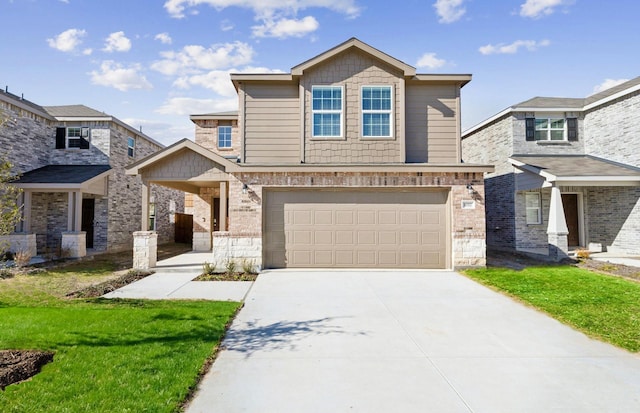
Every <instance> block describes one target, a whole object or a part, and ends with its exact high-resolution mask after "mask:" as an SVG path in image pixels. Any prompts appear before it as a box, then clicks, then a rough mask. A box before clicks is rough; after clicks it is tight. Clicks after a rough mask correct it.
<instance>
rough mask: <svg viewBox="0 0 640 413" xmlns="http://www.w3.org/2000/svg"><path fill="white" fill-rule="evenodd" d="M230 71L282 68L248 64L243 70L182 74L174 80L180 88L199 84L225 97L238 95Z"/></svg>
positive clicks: (259, 71)
mask: <svg viewBox="0 0 640 413" xmlns="http://www.w3.org/2000/svg"><path fill="white" fill-rule="evenodd" d="M230 73H282V71H281V70H272V69H268V68H265V67H253V66H247V67H245V68H244V69H242V70H237V69H228V70H212V71H210V72H208V73H202V74H197V75H193V76H182V77H179V78H178V79H176V81H175V82H173V86H175V87H177V88H180V89H188V88H190V87H191V86H199V87H202V88H205V89H209V90H211V91H213V92H215V93H216V94H218V95H220V96H224V97H236V96H237V92H236V90H235V88H234V87H233V83H232V82H231V78H230Z"/></svg>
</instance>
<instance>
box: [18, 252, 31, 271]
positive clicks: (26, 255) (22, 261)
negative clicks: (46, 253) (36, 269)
mask: <svg viewBox="0 0 640 413" xmlns="http://www.w3.org/2000/svg"><path fill="white" fill-rule="evenodd" d="M14 262H15V263H16V267H18V268H22V267H26V266H27V265H29V262H31V253H30V252H29V251H24V250H23V251H18V252H16V254H15V257H14Z"/></svg>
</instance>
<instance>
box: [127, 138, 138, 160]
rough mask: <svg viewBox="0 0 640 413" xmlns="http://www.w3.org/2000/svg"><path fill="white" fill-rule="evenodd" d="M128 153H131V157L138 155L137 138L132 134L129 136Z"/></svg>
mask: <svg viewBox="0 0 640 413" xmlns="http://www.w3.org/2000/svg"><path fill="white" fill-rule="evenodd" d="M127 155H129V158H135V156H136V140H135V138H132V137H131V136H129V137H128V138H127Z"/></svg>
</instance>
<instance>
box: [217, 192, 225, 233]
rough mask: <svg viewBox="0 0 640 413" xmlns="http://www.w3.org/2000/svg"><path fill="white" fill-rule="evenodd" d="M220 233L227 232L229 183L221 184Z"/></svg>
mask: <svg viewBox="0 0 640 413" xmlns="http://www.w3.org/2000/svg"><path fill="white" fill-rule="evenodd" d="M218 228H219V230H220V231H226V230H227V183H226V182H225V181H222V182H220V225H218Z"/></svg>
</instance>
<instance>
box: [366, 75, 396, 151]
mask: <svg viewBox="0 0 640 413" xmlns="http://www.w3.org/2000/svg"><path fill="white" fill-rule="evenodd" d="M366 87H379V88H383V87H385V88H389V89H391V109H389V110H388V111H387V110H364V109H362V93H363V90H364V88H366ZM358 104H359V105H360V136H361V138H362V139H393V138H394V136H395V126H394V121H393V120H394V117H395V115H394V112H395V111H394V109H395V106H396V105H395V90H394V88H393V85H362V86H361V87H360V99H359V101H358ZM365 113H388V114H389V136H365V135H364V114H365Z"/></svg>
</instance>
